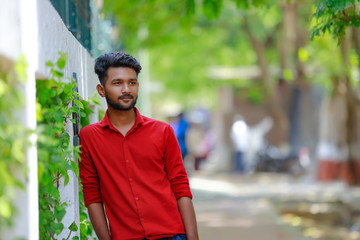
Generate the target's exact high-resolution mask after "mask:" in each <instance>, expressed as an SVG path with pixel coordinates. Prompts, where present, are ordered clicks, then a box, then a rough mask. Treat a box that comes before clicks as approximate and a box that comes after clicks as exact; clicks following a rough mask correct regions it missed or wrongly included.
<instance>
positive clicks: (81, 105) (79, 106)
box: [74, 99, 84, 109]
mask: <svg viewBox="0 0 360 240" xmlns="http://www.w3.org/2000/svg"><path fill="white" fill-rule="evenodd" d="M74 103H75V104H76V106H78V108H80V109H84V105H83V104H82V102H81V101H80V100H77V99H74Z"/></svg>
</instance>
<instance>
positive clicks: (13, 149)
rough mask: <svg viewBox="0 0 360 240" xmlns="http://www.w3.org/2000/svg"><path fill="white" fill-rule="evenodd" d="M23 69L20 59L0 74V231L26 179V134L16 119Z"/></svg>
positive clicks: (21, 96) (20, 103)
mask: <svg viewBox="0 0 360 240" xmlns="http://www.w3.org/2000/svg"><path fill="white" fill-rule="evenodd" d="M26 67H27V64H26V60H25V58H24V57H21V58H20V59H19V61H18V62H17V63H16V64H15V68H14V70H15V71H12V72H11V73H7V74H4V73H1V72H0V112H1V114H0V156H1V157H0V230H1V227H2V226H5V225H7V226H11V225H12V218H13V216H14V214H15V213H16V209H15V206H14V204H13V202H14V200H15V198H16V189H24V185H23V183H24V181H25V179H26V170H27V167H26V158H25V150H26V146H27V144H28V142H27V140H26V139H27V137H28V135H29V131H27V130H26V128H25V125H24V123H22V122H21V121H20V120H19V114H20V111H22V110H23V109H22V108H23V107H24V92H23V91H22V90H21V89H22V87H23V85H24V83H25V81H26V79H27V77H26ZM17 111H19V112H18V114H17Z"/></svg>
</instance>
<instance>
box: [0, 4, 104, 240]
mask: <svg viewBox="0 0 360 240" xmlns="http://www.w3.org/2000/svg"><path fill="white" fill-rule="evenodd" d="M26 1H31V2H32V5H31V6H32V7H31V8H28V11H30V15H31V14H33V15H34V14H36V15H34V16H35V20H36V21H37V22H36V23H35V24H33V25H31V26H26V25H29V23H28V22H26V21H27V20H26V19H25V16H24V13H23V12H22V10H21V7H22V6H25V5H26V4H27V2H26ZM0 6H1V7H0V33H1V34H0V64H3V63H8V62H10V63H11V62H15V61H16V60H17V59H18V57H19V56H20V54H25V55H26V57H27V58H28V60H29V61H30V65H31V66H36V69H34V72H33V74H30V75H31V76H29V79H31V81H29V84H31V86H30V87H31V88H32V89H35V71H36V75H37V77H44V78H45V77H46V76H48V73H49V70H48V69H47V68H46V67H45V62H47V61H48V60H51V61H53V62H55V61H56V60H57V59H58V57H59V54H58V52H64V53H67V54H68V62H67V65H66V68H65V75H66V76H67V77H69V78H71V77H72V74H73V72H76V73H77V79H78V87H79V93H80V95H81V96H82V98H83V99H87V98H88V97H89V96H92V94H93V92H94V91H95V90H96V84H97V83H98V80H97V77H96V75H95V74H94V72H93V66H94V61H93V59H92V57H91V56H90V54H89V53H88V52H87V50H86V49H85V48H83V47H82V46H81V44H80V43H79V42H78V41H77V40H76V38H75V37H74V36H73V35H72V34H71V33H70V32H69V31H68V29H67V28H66V26H65V25H64V23H63V21H62V20H61V18H60V16H59V15H58V13H57V12H56V10H55V9H54V8H53V6H52V5H51V3H50V2H49V0H11V1H8V0H0ZM36 16H37V19H36ZM25 26H26V29H25ZM29 29H30V30H31V34H28V33H27V32H28V31H29ZM30 38H31V39H37V43H38V44H37V46H36V44H35V46H33V49H30V48H29V47H27V49H26V47H24V44H25V45H28V42H27V39H30ZM27 50H36V51H37V56H35V57H33V56H29V55H27V52H28V51H27ZM26 104H27V106H26V109H33V107H34V104H35V103H28V102H27V103H26ZM29 104H32V105H31V106H30V105H29ZM67 130H68V131H69V133H70V135H71V136H72V125H68V126H67ZM33 155H34V153H33ZM31 160H32V161H34V160H35V162H34V163H33V164H32V168H33V169H34V170H37V165H36V163H37V160H36V152H35V155H34V156H33V157H32V158H31ZM28 162H30V159H28ZM33 180H34V181H36V183H35V185H37V179H35V178H34V179H33ZM28 189H29V188H28ZM22 194H23V195H24V196H22V197H19V198H18V200H19V201H18V203H17V204H18V207H19V215H18V218H15V226H14V228H13V230H12V231H5V234H6V235H4V234H3V235H0V239H13V238H15V237H23V238H25V239H36V238H37V237H33V236H36V234H35V235H32V236H30V230H29V228H30V227H29V226H30V223H31V222H32V221H33V222H34V221H35V222H37V221H38V219H37V216H29V214H28V212H29V209H30V208H34V206H33V207H30V206H29V204H28V202H29V199H28V197H29V196H30V195H31V193H29V191H28V192H27V193H22ZM77 194H78V182H77V178H76V176H75V175H74V174H70V181H69V184H68V185H67V186H65V187H62V188H61V200H62V201H66V202H67V203H68V209H67V214H66V215H65V217H64V222H63V223H64V232H63V233H62V234H61V235H60V236H59V239H62V238H63V237H64V238H66V237H67V235H68V229H67V227H68V226H69V225H70V224H71V223H72V222H73V221H74V220H75V222H76V223H77V224H78V226H79V211H78V208H79V206H78V195H77ZM32 195H37V192H36V193H32ZM19 196H20V195H19ZM33 204H35V209H37V205H36V203H33ZM35 215H36V214H35ZM14 229H15V230H14ZM35 231H36V230H35ZM73 236H79V231H78V232H76V233H74V234H72V235H71V237H70V239H71V238H72V237H73Z"/></svg>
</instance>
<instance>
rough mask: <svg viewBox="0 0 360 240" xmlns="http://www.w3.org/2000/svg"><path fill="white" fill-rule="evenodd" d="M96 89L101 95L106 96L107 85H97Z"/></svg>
mask: <svg viewBox="0 0 360 240" xmlns="http://www.w3.org/2000/svg"><path fill="white" fill-rule="evenodd" d="M96 90H97V91H98V93H99V95H100V96H101V97H105V87H104V86H103V85H101V84H98V85H97V86H96Z"/></svg>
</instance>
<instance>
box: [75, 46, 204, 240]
mask: <svg viewBox="0 0 360 240" xmlns="http://www.w3.org/2000/svg"><path fill="white" fill-rule="evenodd" d="M140 70H141V66H140V64H139V62H138V61H137V60H136V59H135V58H134V57H132V56H130V55H128V54H125V53H122V52H113V53H108V54H104V55H102V56H100V57H99V58H97V59H96V63H95V72H96V74H97V75H98V77H99V80H100V84H99V85H97V91H98V93H99V94H100V96H101V97H105V98H106V102H107V105H108V109H107V111H106V114H105V116H104V118H103V120H102V121H100V122H98V123H95V124H91V125H88V126H86V127H85V128H83V129H82V130H81V132H80V145H81V152H82V153H81V154H80V157H81V161H80V164H79V165H80V178H81V182H82V185H83V193H84V199H85V205H86V207H87V208H88V212H89V216H90V220H91V223H92V225H93V227H94V229H95V232H96V234H97V236H98V237H99V239H100V240H108V239H113V240H121V239H134V240H135V239H139V240H142V239H174V240H176V239H179V240H180V239H188V240H197V239H198V233H197V226H196V220H195V213H194V208H193V205H192V200H191V199H192V194H191V192H190V188H189V180H188V178H187V174H186V172H185V168H184V165H183V161H182V159H181V152H180V148H179V145H178V143H177V140H176V137H175V134H174V132H173V130H172V128H171V127H170V125H169V124H167V123H164V122H161V121H157V120H153V119H150V118H148V117H145V116H142V115H140V113H139V111H138V109H137V108H136V107H135V104H136V100H137V97H138V89H139V82H138V74H139V73H140ZM104 208H105V211H104ZM105 212H106V216H107V218H108V221H109V228H108V225H107V221H106V217H105Z"/></svg>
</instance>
